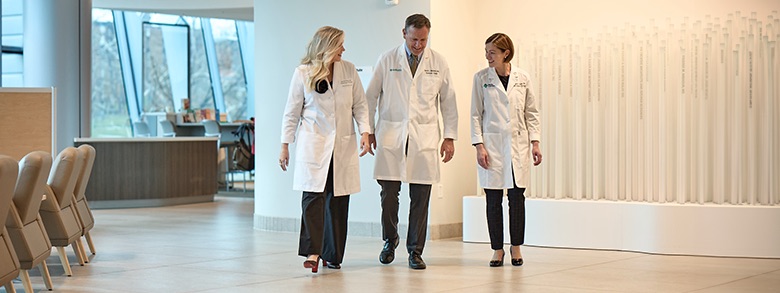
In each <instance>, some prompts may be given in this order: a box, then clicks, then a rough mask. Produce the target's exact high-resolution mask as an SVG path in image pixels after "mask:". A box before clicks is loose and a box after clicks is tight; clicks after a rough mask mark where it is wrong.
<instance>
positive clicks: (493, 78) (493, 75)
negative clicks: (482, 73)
mask: <svg viewBox="0 0 780 293" xmlns="http://www.w3.org/2000/svg"><path fill="white" fill-rule="evenodd" d="M488 73H489V74H488V79H489V80H488V81H489V82H490V83H492V84H493V85H495V86H496V88H497V89H498V91H499V92H501V93H503V94H504V97H506V96H507V91H506V90H505V89H504V84H503V83H501V79H500V78H498V73H497V72H496V69H495V68H493V67H490V70H489V71H488ZM509 76H512V74H511V73H510V74H509ZM509 83H510V84H509V86H512V85H511V83H512V78H511V77H510V79H509ZM509 86H507V89H511V88H509Z"/></svg>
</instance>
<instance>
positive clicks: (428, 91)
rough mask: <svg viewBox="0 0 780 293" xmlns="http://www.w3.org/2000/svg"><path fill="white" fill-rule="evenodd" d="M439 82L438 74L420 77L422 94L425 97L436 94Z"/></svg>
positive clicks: (439, 86) (439, 85)
mask: <svg viewBox="0 0 780 293" xmlns="http://www.w3.org/2000/svg"><path fill="white" fill-rule="evenodd" d="M441 82H442V81H441V77H439V75H438V74H425V75H424V76H422V84H421V86H422V93H423V94H425V95H426V96H429V95H436V94H438V93H439V88H441Z"/></svg>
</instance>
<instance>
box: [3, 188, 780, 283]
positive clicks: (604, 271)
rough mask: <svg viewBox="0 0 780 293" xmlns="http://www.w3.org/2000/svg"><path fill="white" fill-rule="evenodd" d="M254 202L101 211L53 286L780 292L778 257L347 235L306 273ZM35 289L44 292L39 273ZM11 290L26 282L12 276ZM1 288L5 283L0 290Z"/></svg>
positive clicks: (53, 265) (52, 265) (288, 237)
mask: <svg viewBox="0 0 780 293" xmlns="http://www.w3.org/2000/svg"><path fill="white" fill-rule="evenodd" d="M252 209H253V200H252V199H251V198H240V197H217V199H216V201H215V202H213V203H204V204H192V205H182V206H174V207H164V208H144V209H124V210H96V211H94V214H95V218H96V223H97V224H96V226H95V228H94V230H93V232H92V234H93V239H94V241H95V244H96V246H97V255H95V256H92V257H91V262H90V263H89V264H87V265H86V266H83V267H82V266H78V264H77V263H76V260H75V257H74V256H73V255H72V251H70V250H68V251H69V253H70V260H71V262H72V263H75V265H74V264H72V267H73V276H72V277H66V276H65V275H64V273H63V270H62V267H61V266H60V262H59V260H58V259H57V257H56V253H54V254H52V257H50V258H49V259H48V264H49V265H48V267H49V269H50V271H51V274H52V279H53V283H54V292H166V293H167V292H215V293H216V292H305V291H309V292H361V293H363V292H410V291H414V292H780V259H739V258H709V257H685V256H660V255H647V254H641V253H631V252H615V251H594V250H573V249H551V248H541V247H524V248H523V256H524V258H525V265H523V266H522V267H512V266H511V265H506V266H504V267H500V268H490V267H488V266H487V262H488V259H489V258H490V256H491V251H490V249H489V246H488V245H487V244H470V243H463V242H461V241H459V240H458V239H450V240H437V241H429V242H428V245H427V246H426V250H425V254H424V257H425V260H426V262H427V263H428V269H427V270H423V271H413V270H411V269H409V268H408V267H407V262H406V259H405V255H404V253H403V252H401V251H400V250H399V255H398V257H399V259H397V260H396V261H395V262H394V263H392V264H391V265H381V264H379V262H378V260H377V256H378V252H379V250H380V249H381V246H382V242H381V240H379V239H373V238H364V237H350V238H349V240H348V243H347V255H346V259H345V261H344V264H343V269H341V270H330V269H320V273H319V274H312V273H310V272H308V271H307V270H305V269H304V268H303V267H302V265H301V263H302V261H303V258H301V257H298V256H296V252H297V237H298V235H297V234H294V233H278V232H263V231H255V230H253V229H252ZM31 274H32V275H33V276H32V280H33V287H35V291H36V292H39V291H44V292H45V288H44V285H43V281H42V279H41V278H40V273H39V272H38V271H37V270H34V271H33V272H31ZM15 287H16V288H17V291H18V292H23V288H22V285H21V283H19V282H18V281H16V282H15ZM0 292H2V289H0Z"/></svg>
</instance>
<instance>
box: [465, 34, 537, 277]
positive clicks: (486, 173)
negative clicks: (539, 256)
mask: <svg viewBox="0 0 780 293" xmlns="http://www.w3.org/2000/svg"><path fill="white" fill-rule="evenodd" d="M514 52H515V49H514V45H513V44H512V40H511V39H510V38H509V36H507V35H505V34H503V33H496V34H493V35H492V36H490V37H489V38H488V39H487V40H486V41H485V59H487V61H488V67H487V68H485V69H482V70H480V71H479V72H477V73H476V74H474V84H473V87H472V94H471V143H472V144H473V145H474V147H476V149H477V164H478V165H479V168H477V169H478V174H479V182H480V185H481V186H482V188H484V189H485V198H486V201H487V222H488V234H490V247H491V248H492V249H493V258H492V259H491V260H490V266H491V267H498V266H502V265H504V222H503V213H504V211H503V207H502V204H501V201H502V200H503V193H504V189H507V197H508V199H509V234H510V243H511V245H512V246H511V248H510V250H509V252H510V254H511V258H512V265H513V266H521V265H523V256H522V255H521V254H520V245H522V244H523V243H524V240H525V196H524V195H523V193H525V188H526V187H527V186H528V182H529V181H530V180H529V177H530V173H529V169H530V167H531V163H532V161H531V158H533V164H534V165H539V164H541V163H542V152H541V151H540V150H539V139H540V137H541V127H540V123H539V103H538V100H537V97H536V95H535V94H534V91H533V87H532V86H531V79H530V77H529V75H528V73H527V72H525V71H523V70H520V69H517V68H512V64H511V63H509V62H510V61H512V57H513V56H514Z"/></svg>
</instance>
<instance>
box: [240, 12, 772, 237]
mask: <svg viewBox="0 0 780 293" xmlns="http://www.w3.org/2000/svg"><path fill="white" fill-rule="evenodd" d="M778 9H780V2H778V1H771V0H747V1H739V2H737V1H717V2H713V1H703V0H662V1H655V2H652V3H649V2H646V1H641V0H628V1H622V0H601V1H590V2H579V1H566V0H551V1H544V2H539V1H507V0H484V1H472V0H430V1H401V3H400V5H398V6H385V5H384V2H383V1H379V0H375V1H364V0H340V1H330V2H327V3H326V2H309V1H303V0H293V1H260V0H255V15H254V18H255V24H256V32H255V37H256V42H257V46H256V49H255V54H256V60H255V66H256V70H257V76H256V78H255V84H256V87H257V95H256V96H257V106H256V113H257V119H258V125H266V127H258V132H259V133H260V136H259V137H261V138H267V139H265V140H259V141H258V143H257V154H258V158H257V175H258V176H257V179H256V180H257V188H256V191H255V199H256V200H255V211H256V217H257V216H262V217H275V218H285V219H296V218H298V217H299V216H300V193H299V192H297V191H292V190H291V186H292V174H291V173H290V172H288V173H283V172H281V171H280V170H279V169H278V166H277V155H278V151H279V139H278V138H279V131H280V130H279V128H280V127H279V122H280V121H281V114H282V110H283V107H284V103H285V99H286V96H287V90H288V85H289V79H290V76H291V74H292V71H293V68H294V67H295V66H296V65H297V64H298V62H299V60H300V57H301V56H302V55H303V51H304V46H305V45H306V42H307V41H308V40H309V38H310V37H311V36H312V35H313V33H314V31H315V30H316V29H317V28H318V27H320V26H323V25H332V26H336V27H339V28H341V29H343V30H345V32H346V44H345V47H346V49H347V51H346V52H345V59H347V60H349V61H352V62H353V63H355V64H356V65H358V66H373V65H374V63H375V61H376V58H377V56H378V55H379V54H380V53H381V52H384V51H385V50H387V49H389V48H391V47H394V46H397V45H399V44H400V43H401V42H402V38H401V32H400V31H401V29H402V26H403V25H402V24H403V20H404V19H405V17H406V16H408V15H409V14H412V13H424V14H426V15H428V16H429V17H430V18H431V21H432V29H431V42H430V44H429V45H430V46H431V48H433V49H435V50H437V51H439V52H441V53H443V54H444V56H445V57H446V58H447V60H448V61H449V63H450V67H451V73H452V76H453V79H454V83H455V86H456V91H457V93H458V109H459V112H460V118H461V119H460V124H459V128H460V131H459V137H460V140H459V141H458V142H457V144H456V156H455V159H454V160H453V161H452V162H450V163H448V164H444V165H443V166H442V184H441V187H440V186H436V185H435V186H434V189H433V191H432V199H431V214H430V224H431V225H437V224H452V223H459V222H461V221H462V219H461V218H462V213H461V211H462V209H461V197H462V196H464V195H470V194H474V193H477V192H478V191H477V186H476V179H475V177H476V176H474V175H475V174H474V173H475V172H474V171H475V164H474V150H473V148H472V147H471V146H470V144H469V143H468V142H469V125H468V123H469V122H468V119H467V118H468V115H469V104H470V102H469V100H470V92H471V88H470V87H471V78H472V76H473V73H474V72H475V71H476V70H478V69H480V68H482V67H484V66H485V65H486V64H485V61H484V56H483V55H484V54H483V50H484V45H483V43H484V40H485V39H486V38H487V37H488V36H489V35H490V34H492V33H495V32H504V33H507V34H509V35H510V36H511V37H512V38H513V40H514V41H515V44H516V45H517V46H518V47H520V49H522V48H523V46H524V45H525V44H530V42H531V41H532V40H534V39H541V38H544V37H545V36H547V35H549V34H564V35H565V34H568V33H571V34H582V33H583V31H584V30H587V31H588V33H598V32H603V31H606V30H611V29H612V28H614V27H623V26H624V25H625V24H626V23H628V24H631V25H636V26H642V25H649V24H651V23H652V22H651V21H653V20H654V21H655V23H656V24H665V23H666V21H667V19H670V20H673V23H680V22H681V21H682V20H683V19H684V18H685V17H688V18H689V19H691V20H693V19H703V18H704V17H705V16H706V15H711V16H712V17H722V18H723V17H726V16H727V14H728V13H732V12H734V11H742V13H743V15H749V13H750V12H753V11H756V12H758V13H759V17H761V16H762V14H763V15H765V14H768V13H770V12H771V11H772V10H778ZM264 40H265V41H264ZM517 58H518V59H519V60H518V61H517V62H521V60H522V58H523V56H518V57H517ZM521 64H522V63H521ZM542 98H544V97H542ZM542 111H544V109H543V110H542ZM543 128H544V126H543ZM544 143H545V142H542V144H544ZM292 155H293V156H295V154H292ZM546 155H547V157H546V158H549V155H550V154H546ZM372 170H373V159H372V158H370V157H369V158H363V159H361V182H362V187H363V191H362V192H361V193H359V194H356V195H353V196H352V201H351V207H350V221H351V222H362V223H378V221H379V212H380V209H379V196H378V193H379V188H378V186H377V184H376V182H375V181H374V180H373V179H372V176H371V174H372ZM402 193H403V194H402V195H401V196H402V197H401V211H400V212H399V214H400V215H401V216H400V219H401V223H402V224H403V223H405V222H406V219H405V217H404V215H405V214H406V212H407V210H408V197H407V196H406V192H405V190H404V191H402ZM439 194H441V195H442V196H441V198H439ZM529 224H530V225H533V223H529ZM266 226H268V225H266ZM256 227H257V225H256ZM295 228H297V227H292V228H291V229H293V230H294V229H295Z"/></svg>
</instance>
